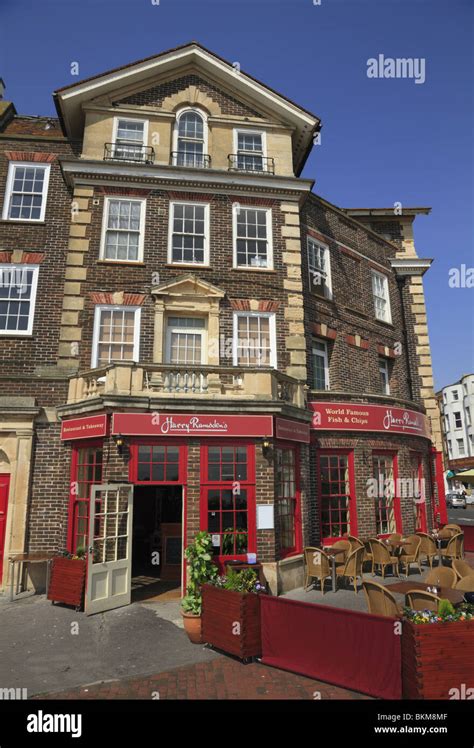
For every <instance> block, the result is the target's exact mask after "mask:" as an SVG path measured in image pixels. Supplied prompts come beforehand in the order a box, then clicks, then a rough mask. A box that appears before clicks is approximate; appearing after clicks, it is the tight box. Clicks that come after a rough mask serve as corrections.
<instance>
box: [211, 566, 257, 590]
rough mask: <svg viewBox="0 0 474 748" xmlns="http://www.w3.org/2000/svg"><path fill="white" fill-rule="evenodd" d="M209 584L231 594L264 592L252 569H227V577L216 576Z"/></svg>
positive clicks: (223, 575)
mask: <svg viewBox="0 0 474 748" xmlns="http://www.w3.org/2000/svg"><path fill="white" fill-rule="evenodd" d="M210 584H212V585H214V587H219V589H222V590H229V591H231V592H254V593H257V592H258V593H261V592H266V589H265V587H264V586H263V585H262V584H260V582H259V580H258V577H257V573H256V572H255V571H254V570H253V569H242V570H241V571H237V570H236V569H229V573H228V574H227V575H225V574H222V575H221V576H218V577H217V578H216V579H214V580H212V581H211V582H210Z"/></svg>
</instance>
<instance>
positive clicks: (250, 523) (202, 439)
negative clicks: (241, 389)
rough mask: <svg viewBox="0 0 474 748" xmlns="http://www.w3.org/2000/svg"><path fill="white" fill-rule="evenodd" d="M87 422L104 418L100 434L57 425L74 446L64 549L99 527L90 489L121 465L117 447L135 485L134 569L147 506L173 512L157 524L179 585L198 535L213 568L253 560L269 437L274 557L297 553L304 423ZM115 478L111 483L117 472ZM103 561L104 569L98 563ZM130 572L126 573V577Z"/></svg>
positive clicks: (224, 418) (182, 418)
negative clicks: (274, 472)
mask: <svg viewBox="0 0 474 748" xmlns="http://www.w3.org/2000/svg"><path fill="white" fill-rule="evenodd" d="M92 418H94V419H97V421H98V420H99V419H102V421H101V423H102V431H100V432H99V426H98V425H97V424H94V423H93V424H90V423H88V421H90V420H91V419H74V420H73V421H65V422H64V423H63V439H65V440H71V441H72V444H73V447H72V474H71V487H72V489H71V499H70V513H69V517H70V521H69V535H68V542H69V549H70V550H72V551H75V550H77V548H78V547H79V546H84V547H86V546H87V547H90V546H88V545H87V544H88V536H89V533H90V529H91V527H94V533H95V534H96V531H97V530H98V529H100V528H98V527H97V521H96V520H94V519H91V512H90V509H91V501H90V497H91V492H92V490H93V486H97V485H101V484H107V483H108V482H109V481H110V470H109V468H108V463H109V465H110V464H113V465H114V466H115V468H116V466H117V464H119V465H120V464H121V460H120V455H118V457H117V455H116V454H115V453H116V450H117V449H119V448H117V447H116V446H114V442H115V445H117V444H118V445H121V446H120V451H122V457H124V455H125V453H126V459H123V460H122V462H123V471H125V470H126V472H122V476H123V478H124V479H125V480H126V482H127V484H128V485H129V486H132V487H133V514H134V519H133V520H132V524H131V539H132V542H131V555H132V557H134V559H135V560H134V565H135V566H136V562H137V559H138V557H139V556H140V555H141V552H139V548H143V545H142V546H141V545H140V540H139V537H138V536H139V527H138V523H139V520H140V522H141V525H143V526H146V527H150V526H151V525H152V524H153V523H154V522H155V521H156V518H154V516H153V512H152V513H151V514H150V512H148V514H147V512H146V511H145V509H144V507H147V508H148V509H149V508H150V506H151V505H152V504H153V502H155V505H156V506H160V509H161V510H162V509H163V507H164V506H166V507H168V510H169V511H171V515H170V516H169V517H165V519H167V520H169V522H166V523H165V524H167V525H168V524H169V525H170V526H172V530H173V531H174V535H173V536H172V538H173V543H174V545H173V548H172V550H173V554H172V555H173V556H174V558H173V559H172V560H174V561H176V560H178V558H179V575H180V577H181V580H179V581H182V582H183V583H184V568H183V567H184V565H183V564H182V552H183V549H184V547H185V545H186V544H187V543H188V542H189V541H190V539H191V538H192V537H193V535H194V533H195V532H196V531H198V530H199V529H202V530H208V531H209V533H210V534H211V536H212V539H213V545H214V553H215V557H216V561H218V562H220V564H221V565H222V564H223V563H224V562H225V561H226V560H228V559H230V558H232V559H241V560H246V559H247V554H248V553H256V554H258V547H257V462H259V467H258V469H259V470H260V471H261V464H260V463H261V461H262V460H261V453H262V450H263V444H264V442H265V441H266V440H269V441H270V442H271V440H272V439H273V438H275V442H274V444H275V451H276V453H277V455H278V460H279V461H280V462H281V471H280V472H281V481H280V482H279V483H278V486H281V489H280V492H281V496H275V504H277V506H278V509H279V511H280V513H281V515H282V516H283V517H284V518H285V519H284V521H283V525H284V528H285V534H284V539H285V542H284V545H285V548H284V553H282V555H287V554H291V553H294V552H296V551H297V550H299V549H300V546H301V526H300V525H301V520H300V506H299V478H298V473H299V465H298V460H299V445H298V442H302V441H305V442H309V425H308V424H300V423H298V422H296V421H291V420H289V419H281V418H275V419H274V417H273V416H266V415H265V416H261V415H244V416H241V415H238V416H237V415H229V416H228V415H208V414H206V415H199V414H191V415H190V414H176V413H173V414H169V413H160V414H158V413H114V414H113V415H112V416H111V417H110V422H109V417H108V416H106V415H102V416H93V417H92ZM81 421H82V422H83V423H81ZM91 429H97V432H98V434H99V433H100V434H101V435H102V438H98V435H97V438H93V439H91V438H90V433H91ZM71 434H73V435H74V438H72V437H71ZM109 434H110V437H109ZM276 445H278V446H276ZM111 455H112V457H113V460H112V461H111ZM291 471H293V472H291ZM259 475H260V473H259ZM289 476H290V478H289ZM113 480H114V482H115V481H117V472H115V473H114V479H113ZM124 482H125V481H124ZM263 482H264V483H265V481H263ZM178 506H179V511H177V509H176V507H178ZM173 507H174V510H173ZM97 509H100V506H99V505H98V503H97V499H96V501H95V503H94V510H95V513H96V515H97ZM173 511H174V514H173ZM99 514H100V512H99ZM178 515H179V516H178ZM288 515H290V516H289V517H288ZM94 522H95V524H94ZM142 529H143V527H142ZM155 530H156V533H155V535H156V537H155V541H156V543H155V546H154V547H155V548H156V550H157V551H158V553H159V555H160V556H161V557H163V545H161V546H160V537H159V534H160V528H159V527H158V526H156V527H155V526H154V527H153V531H155ZM178 532H179V548H178V547H177V543H178V539H177V533H178ZM110 545H111V543H110ZM116 545H117V547H118V545H119V544H116ZM148 555H150V554H148ZM102 560H103V562H106V561H107V559H106V557H105V556H103V559H102ZM117 560H118V559H117ZM171 566H172V564H171ZM175 570H176V565H175ZM139 571H140V570H139ZM161 571H162V569H160V572H161ZM168 571H169V569H168ZM134 573H135V570H134V568H133V567H132V568H131V569H130V575H132V576H133V574H134ZM135 575H136V574H135ZM179 581H178V584H179ZM122 604H123V603H122Z"/></svg>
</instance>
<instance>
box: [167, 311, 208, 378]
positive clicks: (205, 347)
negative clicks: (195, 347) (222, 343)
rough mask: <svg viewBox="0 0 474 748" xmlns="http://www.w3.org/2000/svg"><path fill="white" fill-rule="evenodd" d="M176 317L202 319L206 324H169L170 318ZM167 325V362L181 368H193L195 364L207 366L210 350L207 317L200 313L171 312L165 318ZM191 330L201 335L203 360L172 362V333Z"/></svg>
mask: <svg viewBox="0 0 474 748" xmlns="http://www.w3.org/2000/svg"><path fill="white" fill-rule="evenodd" d="M174 317H182V318H184V319H189V318H193V319H201V320H203V322H204V325H203V326H202V327H173V326H171V325H170V324H169V320H170V319H172V318H174ZM165 325H166V330H165V333H166V336H165V337H166V340H165V346H166V347H165V363H167V364H170V365H172V366H176V367H179V368H187V367H189V368H192V367H193V366H205V365H206V364H207V352H208V345H207V319H206V318H205V317H200V316H199V315H192V314H186V315H179V314H172V313H170V314H169V315H168V316H167V317H166V318H165ZM175 331H176V332H189V333H193V334H196V333H199V334H200V335H201V361H200V362H199V363H197V364H174V363H171V334H172V333H173V332H175Z"/></svg>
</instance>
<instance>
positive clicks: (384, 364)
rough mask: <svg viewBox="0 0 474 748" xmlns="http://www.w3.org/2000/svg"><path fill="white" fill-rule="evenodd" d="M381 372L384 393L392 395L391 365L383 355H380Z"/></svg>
mask: <svg viewBox="0 0 474 748" xmlns="http://www.w3.org/2000/svg"><path fill="white" fill-rule="evenodd" d="M379 374H380V383H381V386H382V392H383V394H384V395H390V366H389V363H388V360H387V359H386V358H384V357H383V356H379Z"/></svg>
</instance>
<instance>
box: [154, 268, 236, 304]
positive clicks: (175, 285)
mask: <svg viewBox="0 0 474 748" xmlns="http://www.w3.org/2000/svg"><path fill="white" fill-rule="evenodd" d="M151 293H152V295H153V296H161V297H163V298H168V299H169V298H181V299H182V298H199V299H203V298H205V299H208V300H211V299H215V300H218V299H222V298H223V297H224V296H225V291H223V290H222V289H221V288H218V287H217V286H213V285H212V283H208V281H205V280H203V279H202V278H198V277H197V276H196V275H193V274H192V273H189V274H187V275H183V276H181V277H179V278H175V279H174V280H172V281H167V282H166V283H161V284H160V285H159V286H154V287H153V288H152V289H151Z"/></svg>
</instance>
